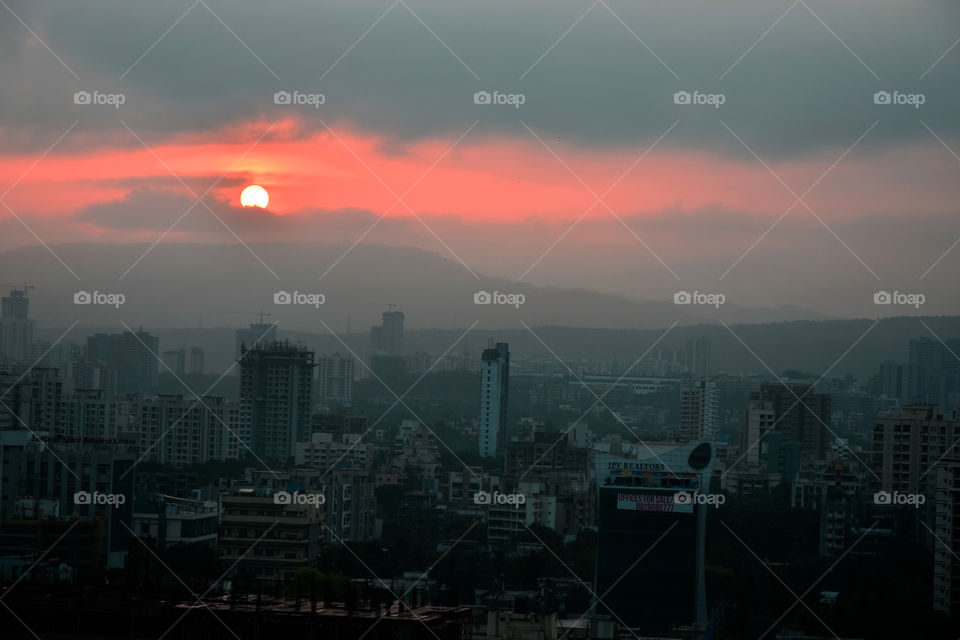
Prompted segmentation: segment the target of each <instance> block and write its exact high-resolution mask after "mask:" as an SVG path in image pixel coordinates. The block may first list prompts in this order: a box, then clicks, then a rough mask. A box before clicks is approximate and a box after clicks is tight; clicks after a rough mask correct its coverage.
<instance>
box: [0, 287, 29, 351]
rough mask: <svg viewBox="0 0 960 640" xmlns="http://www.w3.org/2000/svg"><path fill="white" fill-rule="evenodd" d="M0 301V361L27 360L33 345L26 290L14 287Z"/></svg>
mask: <svg viewBox="0 0 960 640" xmlns="http://www.w3.org/2000/svg"><path fill="white" fill-rule="evenodd" d="M0 303H2V304H0V362H4V361H6V362H21V363H22V362H27V361H28V360H29V359H30V350H31V346H32V345H33V320H31V319H30V315H29V309H30V299H29V298H28V297H27V290H26V289H24V290H22V291H21V290H19V289H14V290H13V291H11V292H10V295H9V296H6V297H4V298H3V299H2V301H0Z"/></svg>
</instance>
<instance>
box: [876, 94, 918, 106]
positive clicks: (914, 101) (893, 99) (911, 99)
mask: <svg viewBox="0 0 960 640" xmlns="http://www.w3.org/2000/svg"><path fill="white" fill-rule="evenodd" d="M926 101H927V96H926V95H925V94H922V93H903V92H901V91H877V92H876V93H874V94H873V104H884V105H886V104H895V105H902V106H908V107H913V108H914V109H919V108H920V105H922V104H924V103H926Z"/></svg>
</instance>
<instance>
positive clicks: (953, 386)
mask: <svg viewBox="0 0 960 640" xmlns="http://www.w3.org/2000/svg"><path fill="white" fill-rule="evenodd" d="M956 354H960V340H958V339H956V338H951V339H948V340H946V342H940V340H932V339H930V338H918V339H916V340H911V341H910V345H909V352H908V357H909V363H908V365H907V368H906V371H905V374H906V376H907V385H906V397H904V398H903V403H904V404H908V403H909V404H937V405H940V406H941V407H953V406H956V405H957V404H960V360H958V359H957V355H956Z"/></svg>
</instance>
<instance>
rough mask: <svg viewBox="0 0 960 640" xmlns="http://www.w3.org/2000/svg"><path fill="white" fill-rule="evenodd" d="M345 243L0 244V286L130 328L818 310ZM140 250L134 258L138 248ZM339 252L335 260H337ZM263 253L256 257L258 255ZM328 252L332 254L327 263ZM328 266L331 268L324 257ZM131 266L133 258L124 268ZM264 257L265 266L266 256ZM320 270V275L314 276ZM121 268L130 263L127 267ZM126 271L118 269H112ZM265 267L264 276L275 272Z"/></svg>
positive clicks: (740, 317) (573, 323)
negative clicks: (505, 269) (641, 296)
mask: <svg viewBox="0 0 960 640" xmlns="http://www.w3.org/2000/svg"><path fill="white" fill-rule="evenodd" d="M348 249H349V246H348V245H344V244H333V243H330V244H317V243H310V244H307V243H272V244H271V243H268V244H254V245H251V247H250V250H248V249H247V248H246V247H243V246H240V245H231V244H182V243H181V244H178V243H168V242H161V243H159V244H157V245H156V246H155V247H153V248H152V249H151V248H150V245H147V244H66V245H55V246H53V247H52V250H53V252H55V253H56V255H57V256H59V257H60V258H61V259H62V260H63V261H64V263H66V265H68V266H69V267H70V269H72V270H73V271H74V272H75V273H76V274H77V276H79V280H78V279H76V278H74V276H73V275H71V274H70V273H69V272H68V270H67V269H66V268H65V267H64V266H62V265H61V264H60V263H59V262H58V261H57V259H56V258H55V257H54V256H53V255H51V253H50V252H48V251H47V250H46V249H44V248H43V247H24V248H18V249H12V250H9V251H4V252H0V274H3V276H2V277H0V281H2V284H0V287H4V288H9V287H10V286H11V285H12V284H14V283H20V282H23V283H30V284H33V285H35V286H36V289H35V290H34V291H31V294H30V304H31V312H32V315H33V316H34V317H35V318H37V319H38V321H39V324H40V326H41V327H60V326H67V325H69V324H70V323H71V322H73V320H75V319H76V320H79V326H80V327H93V326H117V325H119V321H120V320H122V321H123V322H125V323H127V324H128V325H130V326H135V325H141V324H142V325H143V326H145V327H149V328H153V329H164V328H178V327H229V326H237V327H239V326H242V325H243V324H244V323H246V322H248V321H250V320H253V319H254V316H253V315H250V316H247V317H244V316H243V315H238V314H232V313H227V312H229V311H234V312H237V311H241V312H251V313H252V312H256V311H259V310H261V309H262V310H263V311H265V312H268V313H270V314H272V315H271V321H278V322H279V323H280V326H281V327H283V328H286V329H292V330H299V331H308V332H323V331H325V330H324V328H323V325H322V324H321V323H320V321H321V320H322V321H323V323H326V324H327V325H328V326H330V327H332V328H333V329H334V330H336V331H337V332H343V333H346V331H347V327H348V323H349V324H350V326H351V327H352V330H353V331H356V332H360V331H367V330H368V329H369V327H370V325H371V324H375V323H378V322H379V317H380V314H381V313H382V312H383V311H384V310H385V309H386V305H387V304H394V305H397V308H399V309H401V310H402V311H404V313H405V314H406V318H407V326H408V327H410V328H412V329H416V328H432V327H441V328H445V327H467V326H470V325H471V324H472V323H473V322H474V321H479V324H480V326H481V327H489V328H493V327H496V328H519V329H522V328H523V324H524V323H526V324H528V325H535V324H541V325H542V324H557V325H563V326H570V327H585V328H598V329H599V328H603V329H628V328H633V329H656V328H660V327H667V326H670V325H671V324H673V323H674V322H678V323H679V324H681V325H693V324H704V323H715V322H717V321H718V320H723V321H724V322H726V323H763V322H779V321H789V320H819V319H826V318H827V316H823V315H821V314H818V313H815V312H813V311H809V310H806V309H802V308H799V307H781V308H746V307H738V306H736V305H733V304H724V305H723V306H721V307H720V308H719V309H715V308H713V307H701V306H696V305H675V304H673V300H672V296H671V298H670V299H667V300H657V301H642V300H630V299H627V298H624V297H620V296H616V295H610V294H605V293H598V292H595V291H589V290H584V289H561V288H552V287H536V286H532V285H529V284H525V283H523V284H518V283H514V282H510V281H508V280H505V279H501V278H490V277H485V276H482V275H481V276H480V277H479V279H476V278H474V277H473V276H472V275H471V274H470V273H469V272H468V271H467V270H466V269H464V268H463V266H462V265H460V264H458V263H456V262H453V261H451V260H448V259H446V258H444V257H441V256H440V255H438V254H435V253H431V252H428V251H423V250H420V249H415V248H409V247H390V246H382V245H363V244H361V245H358V246H356V247H355V248H353V249H352V250H351V251H349V253H347V255H346V257H342V256H344V254H345V253H346V252H347V250H348ZM145 253H146V256H145V257H144V254H145ZM341 258H342V259H341ZM261 260H262V261H263V263H261V262H260V261H261ZM338 261H339V262H338ZM335 263H336V266H335V267H333V268H332V269H330V267H331V265H334V264H335ZM134 265H135V266H134ZM265 265H266V266H265ZM328 269H330V271H329V274H328V275H327V276H326V277H325V278H324V279H323V280H322V281H321V280H320V278H321V275H322V274H324V272H326V271H327V270H328ZM128 270H129V272H128ZM125 272H128V273H127V275H125V276H123V277H122V278H121V276H122V275H123V274H124V273H125ZM274 274H275V275H274ZM80 290H82V291H87V292H90V293H93V292H95V291H98V292H106V293H121V294H123V295H124V296H125V303H124V304H123V306H122V307H120V308H119V309H116V308H112V307H101V306H95V305H86V306H84V305H75V304H74V301H73V296H74V293H75V292H77V291H80ZM281 290H282V291H289V292H291V293H292V292H294V291H299V292H309V293H322V294H323V295H324V296H325V297H326V299H325V303H324V304H323V305H322V306H321V307H320V308H319V309H317V308H313V307H304V306H296V305H290V306H278V305H275V304H274V301H273V296H274V293H275V292H277V291H281ZM479 291H486V292H489V293H494V292H500V293H505V294H521V295H522V296H523V297H524V299H525V301H524V303H523V304H522V306H519V308H517V307H515V306H509V305H496V304H491V305H476V304H474V294H475V293H477V292H479Z"/></svg>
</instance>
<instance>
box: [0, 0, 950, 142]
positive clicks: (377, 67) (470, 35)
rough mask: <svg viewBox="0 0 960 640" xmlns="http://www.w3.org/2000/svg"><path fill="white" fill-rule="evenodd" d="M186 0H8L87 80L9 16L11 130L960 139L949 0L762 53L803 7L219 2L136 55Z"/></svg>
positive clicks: (868, 3) (853, 21)
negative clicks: (921, 100)
mask: <svg viewBox="0 0 960 640" xmlns="http://www.w3.org/2000/svg"><path fill="white" fill-rule="evenodd" d="M191 4H192V2H189V1H188V0H183V1H182V2H165V3H146V4H145V3H129V2H123V1H121V0H100V1H91V2H87V1H84V2H71V3H56V11H52V10H51V7H53V6H54V3H52V2H50V1H49V0H41V1H39V2H30V3H26V2H20V3H15V4H13V5H12V6H13V7H14V9H15V10H16V11H18V14H20V15H22V17H23V19H24V21H25V22H27V23H28V24H30V25H31V27H32V28H34V30H35V31H36V32H37V33H38V34H39V35H40V36H41V38H43V39H44V41H45V42H47V43H48V44H49V45H50V47H51V48H52V49H53V50H54V51H55V52H56V53H57V54H58V55H59V56H60V57H61V58H62V59H63V60H64V62H66V63H67V64H68V65H69V66H70V67H71V68H72V69H73V70H74V71H75V72H76V73H77V74H78V75H79V76H80V80H79V81H77V80H74V78H73V77H72V76H71V75H70V74H69V72H67V71H66V69H64V68H63V67H62V66H61V65H60V64H59V63H58V62H57V61H56V59H55V58H54V57H53V56H52V55H51V54H50V53H49V52H48V51H46V49H45V48H43V47H42V46H39V45H38V44H37V43H36V42H32V41H33V38H32V36H30V34H29V33H28V32H27V31H26V30H25V29H23V28H22V26H21V25H19V23H17V22H16V21H13V22H11V21H10V20H4V21H0V24H3V25H4V31H3V34H4V35H5V36H8V37H7V38H4V40H6V44H5V45H3V46H4V47H5V48H6V50H7V51H8V52H10V51H11V48H12V50H13V52H14V53H15V54H16V55H5V56H4V57H3V61H2V62H0V76H3V77H4V80H5V82H4V86H5V87H6V88H11V87H20V88H22V90H5V91H4V92H3V94H2V96H0V113H2V114H3V116H2V118H0V123H2V126H4V127H8V128H15V129H18V130H23V129H27V130H40V131H49V130H51V129H52V130H61V129H62V128H63V127H65V126H66V124H69V123H70V122H72V121H73V120H75V119H80V120H81V121H82V126H81V129H80V130H86V131H96V130H102V129H106V128H114V127H117V126H118V123H117V120H118V118H123V119H124V120H125V121H128V122H129V123H130V124H131V126H133V127H134V128H135V129H136V130H137V131H138V132H140V133H142V135H144V136H146V137H148V138H151V139H152V138H159V137H164V136H168V135H170V134H171V133H175V132H184V131H201V130H210V129H212V128H217V127H219V126H221V125H222V124H223V123H224V122H225V121H232V120H241V119H250V118H255V117H265V118H281V117H284V116H285V115H288V114H290V113H297V114H298V115H300V116H302V117H303V118H305V119H306V120H307V122H308V123H311V126H314V127H316V128H318V129H319V128H322V125H321V124H320V122H319V120H320V119H324V120H325V121H327V122H338V123H348V124H349V125H350V126H352V127H354V128H356V129H358V130H368V131H372V132H376V133H377V134H378V135H382V136H385V137H387V138H392V139H396V140H407V139H411V138H418V137H423V136H432V135H448V134H458V133H459V132H461V131H462V130H463V129H464V128H465V127H466V126H468V125H469V124H470V123H472V122H473V121H475V120H479V121H480V122H481V124H480V126H479V127H478V129H477V134H478V135H483V134H504V133H506V134H511V135H517V136H528V135H529V134H528V133H527V131H526V129H525V128H524V127H523V125H522V124H521V120H522V121H524V122H526V123H528V124H529V125H530V126H531V127H533V128H534V129H536V130H538V131H542V132H544V133H545V134H547V135H555V136H563V137H564V138H565V139H567V140H572V141H575V142H577V143H579V144H583V145H620V144H631V145H633V144H637V143H640V142H644V141H651V140H653V139H656V138H657V137H659V135H660V134H661V133H662V132H663V131H664V130H666V128H667V127H668V126H669V125H670V124H671V123H672V122H674V121H675V120H678V119H679V120H681V126H679V127H678V128H677V129H676V131H675V132H674V133H673V134H671V136H670V139H669V141H668V143H667V144H669V145H674V146H680V147H690V148H714V149H719V150H722V151H724V152H725V153H729V154H737V155H744V154H746V151H745V150H744V149H743V147H742V146H741V145H740V144H739V142H737V141H736V140H735V139H734V138H733V137H732V136H731V134H730V133H729V132H728V131H727V129H726V128H725V127H724V126H723V124H722V123H721V120H723V121H724V122H726V123H727V124H729V125H730V127H731V128H732V129H733V130H735V131H737V132H738V134H739V135H741V136H742V137H743V139H744V141H745V142H746V143H747V144H748V145H750V146H751V147H752V148H754V149H756V150H757V152H758V153H761V154H762V155H764V156H766V157H783V156H796V155H799V154H805V153H808V152H813V151H817V150H821V149H822V148H824V147H840V148H844V147H845V146H846V145H848V144H850V142H852V141H853V140H854V139H856V137H857V136H858V135H859V134H860V133H862V132H863V131H864V130H865V129H866V127H867V126H868V125H869V124H870V123H872V122H873V121H875V120H878V119H879V120H881V121H883V123H884V125H885V126H883V127H879V128H877V129H876V130H875V131H874V132H872V133H871V135H870V136H869V137H868V138H867V139H866V140H865V141H864V143H863V144H864V148H866V149H869V148H871V147H873V146H877V145H892V144H898V143H904V142H908V141H913V140H916V139H919V138H923V139H927V138H928V136H929V134H928V133H927V131H926V130H925V129H924V128H923V126H922V125H921V124H920V119H921V118H922V119H923V120H924V121H925V122H927V123H928V124H929V125H930V126H931V127H932V128H933V129H934V130H936V131H938V132H939V133H940V134H941V135H942V136H944V137H948V138H950V137H954V136H956V134H957V130H956V129H957V127H958V126H960V124H958V121H957V119H956V118H955V117H954V114H955V113H956V111H957V109H958V107H960V96H958V92H957V89H956V87H957V86H958V83H957V80H958V76H960V65H958V64H956V60H957V56H960V48H958V49H954V51H953V52H951V53H950V54H949V55H948V56H947V57H946V58H944V59H943V60H942V61H941V62H940V63H939V64H938V65H937V66H936V67H935V68H934V69H933V70H932V71H930V72H929V73H928V74H927V75H926V76H925V77H923V79H921V76H922V75H923V74H924V73H925V72H927V70H928V69H929V68H930V66H931V65H932V64H933V63H934V62H935V61H936V60H937V58H939V57H940V56H941V55H942V54H943V53H944V52H945V51H946V50H947V48H948V47H949V46H950V45H951V44H952V43H953V42H954V41H955V40H956V38H957V36H958V33H957V31H956V25H957V24H960V8H958V5H957V4H956V3H955V2H953V0H926V1H924V2H919V3H911V4H904V3H901V2H895V1H893V0H883V1H880V2H875V1H872V0H856V1H851V2H846V3H841V4H837V3H832V2H825V1H823V0H810V1H809V2H807V3H806V4H803V3H801V4H798V5H796V6H794V8H793V9H792V10H791V11H790V13H789V15H787V16H786V17H784V18H783V19H782V20H781V21H780V22H779V23H778V24H777V25H776V27H774V28H773V29H772V30H770V32H769V33H767V35H766V36H765V37H764V38H763V39H762V40H761V41H760V42H758V43H756V46H755V47H753V48H752V49H750V51H749V52H748V53H745V52H747V50H748V48H750V47H751V45H753V44H754V43H755V42H756V41H757V39H758V38H760V36H761V35H762V34H763V33H764V32H765V31H766V30H767V29H768V28H769V27H770V26H771V25H772V24H773V23H774V22H775V21H776V20H777V19H778V18H780V17H781V16H782V15H783V14H784V12H785V11H786V10H787V9H788V8H789V7H790V6H791V4H792V3H790V2H787V1H786V0H784V1H783V2H774V3H770V2H765V1H760V0H752V1H748V2H742V1H733V0H723V1H717V2H709V3H694V2H671V3H655V2H640V3H634V2H630V3H627V2H610V3H608V4H609V6H610V8H611V9H612V10H613V11H614V12H616V15H613V14H611V13H610V12H608V11H607V9H606V8H604V6H603V5H602V4H601V5H596V6H595V7H594V8H593V9H592V10H591V12H590V13H589V14H588V15H587V16H586V17H584V18H583V19H582V21H580V22H579V23H578V24H577V26H576V27H574V28H573V29H572V30H571V31H570V32H569V33H568V34H567V35H566V36H565V37H564V38H562V40H561V41H560V42H556V41H557V39H558V38H560V36H561V35H562V34H563V33H564V32H565V31H566V30H567V28H568V27H570V25H571V24H572V23H573V22H574V21H575V20H577V18H578V17H579V16H580V15H581V14H582V13H583V11H584V10H585V9H586V7H587V6H589V5H588V4H584V3H582V2H574V1H572V0H562V1H559V0H549V1H548V0H539V1H532V2H524V3H516V2H507V1H505V0H492V1H489V2H482V3H477V2H448V1H446V0H445V1H444V2H439V1H436V0H431V1H429V2H426V1H420V2H418V1H416V0H410V2H408V3H407V4H408V6H409V7H410V8H411V9H412V10H413V11H414V12H416V16H414V15H412V14H411V13H410V12H409V11H407V9H406V8H405V7H404V5H403V4H398V5H396V6H395V7H394V8H393V10H392V11H391V12H390V13H389V15H387V16H386V17H384V18H383V19H382V20H381V21H380V22H379V23H377V25H376V26H375V27H374V28H373V29H371V30H370V31H369V33H367V35H366V36H364V37H363V38H362V39H360V41H359V42H356V41H357V39H358V38H359V37H360V36H361V34H363V33H364V32H365V31H366V30H367V29H368V28H369V27H370V26H371V25H372V24H373V23H374V22H375V21H376V20H377V18H379V17H380V16H381V15H382V14H383V12H384V11H385V10H386V9H387V8H388V7H389V6H390V3H388V2H386V1H384V2H373V3H368V2H363V3H358V2H345V1H344V2H339V1H338V2H323V3H303V2H277V3H269V4H266V3H262V2H253V1H251V0H229V2H228V1H226V0H209V1H208V2H207V4H208V5H209V6H210V7H211V9H212V10H213V12H215V14H216V16H214V15H212V14H211V13H210V12H209V11H208V10H207V9H206V8H205V7H204V5H203V4H200V5H197V6H196V7H194V9H193V10H192V11H190V13H189V14H188V15H187V16H186V17H185V18H183V19H182V20H181V21H180V22H179V23H178V24H177V25H176V26H175V27H174V28H173V29H172V30H171V31H170V32H169V33H168V34H167V35H166V36H165V37H164V38H163V39H162V40H161V41H160V42H159V43H158V44H157V45H156V46H155V47H154V48H153V49H152V50H151V51H150V52H149V53H148V54H147V55H145V56H144V57H143V58H142V59H140V56H141V55H142V54H143V53H144V52H145V51H146V50H147V48H148V47H150V46H151V44H152V43H153V42H154V41H155V40H156V39H157V38H158V37H159V36H160V35H161V34H162V33H163V32H164V31H165V30H166V28H167V27H168V26H169V25H171V24H173V23H174V22H175V21H176V20H177V19H178V18H179V17H180V16H181V15H182V14H183V12H184V11H186V10H187V9H188V8H189V7H190V6H191ZM807 6H809V7H810V9H811V10H812V11H813V12H815V13H816V17H815V16H814V15H813V13H811V10H808V9H807V8H806V7H807ZM218 18H220V19H222V20H223V21H224V22H225V23H226V24H227V25H229V27H230V29H232V30H233V32H234V33H235V34H236V37H235V36H234V35H233V34H231V33H230V31H228V30H227V29H226V28H225V27H224V25H223V24H221V23H220V21H219V20H218ZM418 18H420V19H422V20H423V22H425V23H426V24H427V25H428V26H429V28H430V29H431V30H433V32H434V33H435V34H436V36H437V37H436V38H435V37H434V35H433V34H431V33H430V31H428V29H427V28H425V27H424V25H423V24H421V23H420V21H419V20H418ZM818 18H820V19H822V20H823V22H825V23H826V24H827V25H828V26H829V28H830V29H831V30H832V31H833V32H834V34H836V36H835V35H833V34H831V32H830V30H828V29H827V28H826V27H824V25H823V24H821V23H820V21H819V20H818ZM620 19H622V20H623V23H625V24H626V26H625V25H624V24H622V23H621V22H620ZM628 27H629V28H628ZM631 31H632V32H633V33H631ZM238 38H239V39H238ZM437 38H439V40H438V39H437ZM241 40H242V42H241ZM440 40H442V42H441V41H440ZM640 40H642V42H641V41H640ZM841 40H842V42H841ZM355 42H356V46H355V47H353V48H352V49H350V51H349V53H347V54H346V55H345V56H343V57H342V58H341V56H342V55H343V54H344V53H345V52H346V51H347V50H348V49H349V48H350V47H351V45H353V44H354V43H355ZM554 43H556V45H555V46H553V48H552V49H551V50H550V53H548V54H547V55H546V56H544V57H543V58H542V59H540V57H541V55H542V54H543V53H544V52H545V51H547V50H548V49H549V48H550V47H551V46H552V45H554ZM447 47H449V49H450V50H452V51H453V52H454V53H455V54H456V56H459V58H460V59H461V60H462V62H463V64H461V62H460V61H458V60H457V57H455V56H454V53H451V51H449V50H448V49H447ZM647 47H649V50H648V48H647ZM848 47H849V50H848ZM248 48H249V49H248ZM651 50H652V52H651ZM654 54H655V55H654ZM744 54H745V55H744ZM741 55H743V58H742V59H741V60H740V62H739V63H737V64H736V65H735V66H734V67H733V68H732V69H730V70H729V71H728V69H729V68H730V67H731V65H733V64H734V63H735V62H736V61H737V60H738V59H739V58H740V56H741ZM857 56H859V58H860V60H859V61H858V59H857ZM258 57H259V58H260V60H258V59H257V58H258ZM657 57H659V58H660V59H661V60H662V61H663V64H661V62H660V61H658V60H657ZM138 59H140V61H139V62H137V60H138ZM338 59H339V62H338ZM538 59H539V62H537V60H538ZM261 61H262V62H261ZM861 61H862V62H861ZM135 63H136V64H135ZM131 66H132V69H131ZM467 67H469V70H468V69H467ZM666 67H669V70H668V69H667V68H666ZM867 67H869V70H868V68H867ZM268 68H269V69H268ZM328 70H329V72H328V73H327V74H326V75H325V77H324V78H323V79H322V80H320V77H321V76H322V75H324V73H325V72H327V71H328ZM471 70H472V72H473V73H475V74H476V75H477V76H479V80H478V79H476V78H474V76H473V74H472V73H471ZM271 71H272V72H273V73H275V74H276V75H277V76H279V80H278V79H277V78H275V77H274V75H273V73H271ZM871 71H872V72H873V73H871ZM725 72H727V73H726V75H725V76H724V77H723V78H722V79H721V75H723V74H724V73H725ZM125 73H126V75H125V76H124V77H123V79H122V80H121V76H123V75H124V74H125ZM674 73H675V74H676V76H678V77H679V79H678V78H677V77H674V75H673V74H674ZM874 73H875V74H876V75H877V76H879V79H877V78H875V77H874V75H873V74H874ZM524 74H525V75H524ZM521 76H523V78H522V79H521ZM78 89H88V90H91V89H99V90H102V91H118V92H123V93H124V94H125V95H126V96H127V103H126V105H124V107H122V108H121V109H119V110H114V109H109V108H107V109H96V108H85V109H81V108H77V107H75V106H74V105H73V104H72V100H71V96H72V93H73V91H75V90H78ZM281 89H285V90H291V91H292V90H301V91H317V92H321V93H323V94H324V95H325V96H326V103H325V104H324V105H323V106H322V107H321V108H320V109H312V108H309V107H305V108H294V107H277V106H275V105H274V104H273V94H274V92H275V91H277V90H281ZM480 89H483V90H489V91H494V90H499V91H502V92H522V93H524V94H525V96H526V103H525V104H524V105H523V106H522V108H520V109H513V108H511V107H496V106H482V105H474V104H473V98H472V96H473V93H474V92H475V91H477V90H480ZM678 90H687V91H691V92H692V91H701V92H721V93H723V94H724V95H725V96H726V103H725V104H724V105H723V106H722V107H721V108H720V109H712V108H709V107H701V108H697V107H684V106H677V105H675V104H674V103H673V94H674V92H676V91H678ZM878 90H889V91H893V90H900V91H904V92H923V93H924V94H925V95H926V98H927V102H926V104H925V105H924V106H923V107H922V108H921V109H920V110H916V109H912V108H909V107H905V108H899V107H892V106H890V107H884V106H876V105H874V104H873V94H874V92H875V91H878ZM78 133H79V131H78ZM44 139H45V138H44V136H42V135H39V134H37V135H33V136H26V137H25V138H22V139H19V140H15V141H14V142H19V143H20V144H23V145H28V146H37V142H38V141H40V140H44ZM67 143H68V144H70V142H69V141H68V142H67ZM121 144H136V142H135V141H132V140H127V141H126V142H121Z"/></svg>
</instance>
